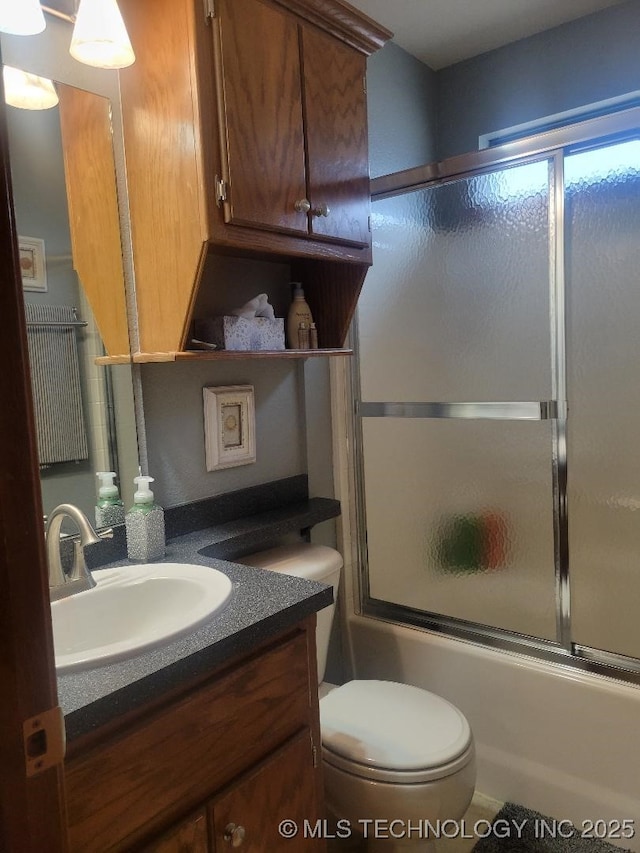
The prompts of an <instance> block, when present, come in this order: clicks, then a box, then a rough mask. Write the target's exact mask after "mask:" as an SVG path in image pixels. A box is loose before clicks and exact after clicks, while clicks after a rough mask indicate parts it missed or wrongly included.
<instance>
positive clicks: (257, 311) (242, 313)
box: [231, 293, 275, 320]
mask: <svg viewBox="0 0 640 853" xmlns="http://www.w3.org/2000/svg"><path fill="white" fill-rule="evenodd" d="M231 314H232V315H233V316H234V317H243V318H244V319H245V320H252V319H253V318H254V317H266V318H267V319H268V320H273V319H275V314H274V312H273V305H270V304H269V297H268V296H267V294H266V293H259V294H258V295H257V296H255V297H254V298H253V299H250V300H249V301H248V302H246V303H245V304H244V305H243V306H242V307H241V308H236V309H235V311H232V312H231Z"/></svg>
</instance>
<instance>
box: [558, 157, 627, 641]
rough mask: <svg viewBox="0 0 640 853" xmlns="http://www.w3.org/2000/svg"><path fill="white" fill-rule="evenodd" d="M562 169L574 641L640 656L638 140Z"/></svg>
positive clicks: (570, 160) (578, 159)
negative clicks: (567, 316) (563, 179)
mask: <svg viewBox="0 0 640 853" xmlns="http://www.w3.org/2000/svg"><path fill="white" fill-rule="evenodd" d="M565 173H566V177H565V180H566V187H567V190H566V214H565V215H566V222H567V250H566V251H567V297H568V307H569V312H568V315H569V322H568V378H567V381H568V394H569V418H568V439H569V443H568V507H569V559H570V572H571V600H572V625H573V639H574V640H575V641H576V642H578V643H581V644H584V645H588V646H594V647H596V648H601V649H606V650H608V651H613V652H619V653H621V654H626V655H632V656H635V657H640V616H639V614H640V451H639V447H640V374H639V371H640V273H639V270H640V142H639V141H637V140H633V141H629V142H624V143H620V144H618V145H612V146H607V147H606V148H601V149H598V150H596V151H587V152H583V153H578V154H574V155H572V156H570V157H568V158H567V159H566V167H565Z"/></svg>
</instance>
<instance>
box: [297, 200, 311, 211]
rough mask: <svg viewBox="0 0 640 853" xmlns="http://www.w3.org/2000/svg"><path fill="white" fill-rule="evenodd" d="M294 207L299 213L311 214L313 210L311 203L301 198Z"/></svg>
mask: <svg viewBox="0 0 640 853" xmlns="http://www.w3.org/2000/svg"><path fill="white" fill-rule="evenodd" d="M293 207H294V209H295V210H296V211H297V212H298V213H309V211H310V210H311V202H310V201H309V200H308V199H306V198H301V199H299V200H298V201H297V202H296V203H295V204H294V205H293Z"/></svg>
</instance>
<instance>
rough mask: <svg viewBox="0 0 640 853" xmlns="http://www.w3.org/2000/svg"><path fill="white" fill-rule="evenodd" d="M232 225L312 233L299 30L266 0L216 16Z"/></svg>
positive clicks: (232, 3)
mask: <svg viewBox="0 0 640 853" xmlns="http://www.w3.org/2000/svg"><path fill="white" fill-rule="evenodd" d="M218 32H219V52H220V62H219V69H220V71H219V73H220V80H219V84H220V88H221V91H222V92H223V97H222V98H221V103H220V108H221V109H220V113H221V116H220V118H221V121H220V127H221V132H222V143H223V145H222V152H223V158H224V162H223V169H222V172H223V175H224V178H225V181H226V183H227V202H226V204H225V206H224V209H225V217H226V221H227V222H231V223H233V224H235V225H251V226H254V227H257V228H267V229H273V230H276V231H278V230H282V231H291V232H297V233H299V234H306V233H307V215H306V213H305V212H304V211H300V210H296V207H295V205H296V201H298V200H300V199H303V198H305V196H306V177H305V162H304V157H305V155H304V137H303V132H302V97H301V75H300V60H299V56H298V27H297V24H296V22H295V20H294V19H292V18H291V16H290V15H287V14H286V13H284V12H283V11H282V10H278V9H277V8H275V7H273V6H270V5H268V4H266V3H262V2H260V0H223V2H221V3H220V7H219V12H218Z"/></svg>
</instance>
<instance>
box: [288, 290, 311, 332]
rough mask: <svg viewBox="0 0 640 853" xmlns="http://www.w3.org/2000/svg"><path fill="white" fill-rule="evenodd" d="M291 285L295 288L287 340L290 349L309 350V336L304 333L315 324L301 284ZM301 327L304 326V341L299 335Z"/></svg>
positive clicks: (289, 315)
mask: <svg viewBox="0 0 640 853" xmlns="http://www.w3.org/2000/svg"><path fill="white" fill-rule="evenodd" d="M291 284H292V286H293V302H292V303H291V305H290V306H289V313H288V315H287V340H288V342H289V349H308V348H309V341H308V337H309V334H308V332H307V334H306V336H305V335H304V332H305V331H306V330H307V329H309V328H310V327H311V324H312V323H313V317H312V316H311V309H310V308H309V306H308V305H307V302H306V300H305V298H304V290H303V289H302V285H301V284H300V282H299V281H292V282H291ZM300 326H302V330H303V336H302V341H301V339H300V335H299V334H298V332H299V331H300Z"/></svg>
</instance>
